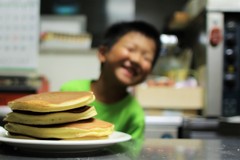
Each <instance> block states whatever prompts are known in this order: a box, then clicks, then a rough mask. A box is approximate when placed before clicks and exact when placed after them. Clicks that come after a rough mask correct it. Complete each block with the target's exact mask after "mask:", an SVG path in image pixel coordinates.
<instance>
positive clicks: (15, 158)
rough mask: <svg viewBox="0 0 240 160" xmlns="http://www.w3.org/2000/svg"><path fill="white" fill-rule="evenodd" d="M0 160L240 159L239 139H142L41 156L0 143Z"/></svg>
mask: <svg viewBox="0 0 240 160" xmlns="http://www.w3.org/2000/svg"><path fill="white" fill-rule="evenodd" d="M0 159H1V160H5V159H6V160H22V159H24V160H25V159H27V160H28V159H29V160H30V159H31V160H34V159H37V160H39V159H58V160H59V159H64V160H65V159H69V160H78V159H88V160H89V159H92V160H94V159H102V160H103V159H104V160H108V159H113V160H118V159H119V160H125V159H127V160H128V159H137V160H155V159H157V160H192V159H194V160H235V159H240V139H215V140H213V139H212V140H209V139H205V140H199V139H145V140H144V141H133V140H131V141H128V142H122V143H119V144H114V145H111V146H107V147H102V148H98V149H96V150H89V151H88V150H84V151H81V150H79V152H73V153H71V152H66V153H64V152H59V153H58V152H42V151H37V150H32V149H25V148H16V147H14V146H11V145H9V144H5V143H1V142H0Z"/></svg>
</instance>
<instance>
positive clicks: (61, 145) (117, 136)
mask: <svg viewBox="0 0 240 160" xmlns="http://www.w3.org/2000/svg"><path fill="white" fill-rule="evenodd" d="M130 139H131V136H130V135H129V134H126V133H123V132H117V131H114V132H113V133H112V134H111V135H110V136H109V138H108V139H102V140H77V141H74V140H71V141H70V140H64V141H56V140H28V139H17V138H10V137H8V136H7V131H6V130H5V129H4V128H2V127H0V142H4V143H7V144H9V145H12V146H15V147H20V148H23V149H28V148H31V149H36V150H37V151H51V152H52V151H56V152H59V151H61V152H62V151H64V152H76V151H87V150H95V149H98V148H101V147H106V146H109V145H113V144H116V143H120V142H125V141H128V140H130Z"/></svg>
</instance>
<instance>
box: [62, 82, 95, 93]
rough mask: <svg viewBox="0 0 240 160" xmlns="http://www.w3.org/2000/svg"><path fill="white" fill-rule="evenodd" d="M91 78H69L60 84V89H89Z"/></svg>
mask: <svg viewBox="0 0 240 160" xmlns="http://www.w3.org/2000/svg"><path fill="white" fill-rule="evenodd" d="M90 83H91V80H70V81H68V82H66V83H64V84H63V85H62V86H61V88H60V89H61V91H84V90H89V89H90Z"/></svg>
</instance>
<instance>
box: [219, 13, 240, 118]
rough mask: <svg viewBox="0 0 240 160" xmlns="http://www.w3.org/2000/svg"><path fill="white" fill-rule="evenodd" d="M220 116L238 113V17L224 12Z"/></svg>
mask: <svg viewBox="0 0 240 160" xmlns="http://www.w3.org/2000/svg"><path fill="white" fill-rule="evenodd" d="M223 52H224V53H223V56H224V57H223V94H222V96H223V97H222V116H225V117H229V116H236V115H240V18H239V14H236V13H225V14H224V51H223Z"/></svg>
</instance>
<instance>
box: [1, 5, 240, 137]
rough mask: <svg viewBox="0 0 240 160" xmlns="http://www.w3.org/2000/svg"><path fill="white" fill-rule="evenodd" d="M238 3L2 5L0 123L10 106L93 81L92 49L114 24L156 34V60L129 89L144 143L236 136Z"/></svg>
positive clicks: (239, 94)
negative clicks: (139, 110)
mask: <svg viewBox="0 0 240 160" xmlns="http://www.w3.org/2000/svg"><path fill="white" fill-rule="evenodd" d="M239 11H240V3H239V1H238V0H231V1H228V0H147V1H145V0H41V1H40V0H18V1H14V0H0V109H1V110H0V116H4V115H5V114H6V113H7V112H9V108H8V107H6V106H7V102H8V101H10V100H12V99H15V98H18V97H21V96H24V95H28V94H32V93H41V92H47V91H58V90H59V88H60V86H61V85H62V84H63V83H64V82H66V81H68V80H72V79H96V78H98V75H99V71H100V68H99V62H98V59H97V57H96V51H97V47H98V45H99V43H100V40H101V38H102V36H103V33H104V31H105V30H106V29H107V28H108V27H109V26H110V25H111V24H113V23H115V22H118V21H129V20H144V21H147V22H149V23H151V24H153V25H154V26H156V27H157V29H158V30H159V31H160V32H161V34H160V35H159V39H160V40H161V43H162V50H161V52H160V58H159V60H158V62H157V64H156V66H155V68H154V69H153V72H152V74H151V75H150V76H149V78H148V79H147V80H146V81H145V82H144V83H142V84H140V85H138V86H136V87H134V88H130V91H131V92H132V93H133V94H134V95H135V96H136V97H137V99H138V100H139V101H140V103H141V104H142V106H143V108H144V111H145V113H146V124H147V125H146V136H148V137H159V138H223V137H224V138H225V137H229V136H230V137H235V136H239V135H240V134H239V133H240V130H236V128H239V123H240V119H239V115H240V72H239V70H240V69H239V66H240V65H239V64H240V53H239V52H240V48H239V47H240V39H239V33H240V18H239V17H240V13H239Z"/></svg>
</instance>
